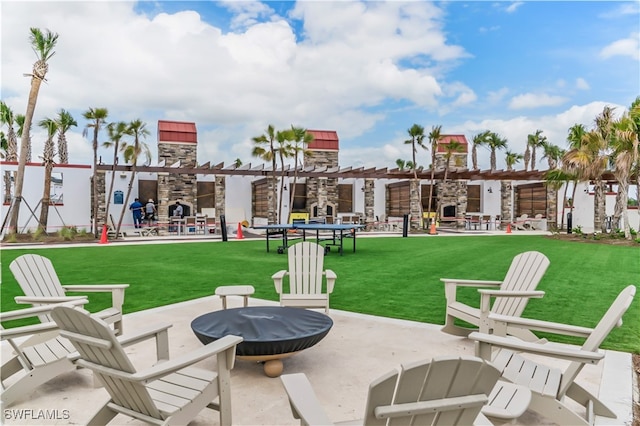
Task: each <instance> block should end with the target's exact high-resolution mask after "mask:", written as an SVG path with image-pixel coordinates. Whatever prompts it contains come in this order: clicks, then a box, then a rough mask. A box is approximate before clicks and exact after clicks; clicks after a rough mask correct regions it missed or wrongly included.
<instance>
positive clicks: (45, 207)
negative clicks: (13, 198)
mask: <svg viewBox="0 0 640 426" xmlns="http://www.w3.org/2000/svg"><path fill="white" fill-rule="evenodd" d="M54 134H55V129H54V131H53V132H51V131H50V132H49V137H48V138H47V141H46V142H45V144H44V152H43V162H44V185H43V186H44V188H43V190H42V200H41V203H42V205H41V206H40V221H39V222H40V223H39V225H38V229H39V230H40V231H41V232H44V233H45V234H46V233H47V223H48V221H49V204H51V173H52V171H53V163H54V162H53V156H54V154H55V152H54V151H55V150H54V145H53V135H54Z"/></svg>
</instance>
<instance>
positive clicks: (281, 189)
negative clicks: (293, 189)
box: [278, 148, 291, 222]
mask: <svg viewBox="0 0 640 426" xmlns="http://www.w3.org/2000/svg"><path fill="white" fill-rule="evenodd" d="M278 151H279V152H278V156H279V157H280V168H281V170H280V197H278V218H279V219H280V221H281V222H282V199H283V198H284V155H283V153H282V148H281V149H280V150H278ZM289 212H291V206H289Z"/></svg>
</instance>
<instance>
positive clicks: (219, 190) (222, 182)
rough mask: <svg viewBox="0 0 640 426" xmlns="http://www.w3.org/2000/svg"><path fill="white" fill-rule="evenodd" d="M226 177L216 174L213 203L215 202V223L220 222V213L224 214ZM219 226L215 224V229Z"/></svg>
mask: <svg viewBox="0 0 640 426" xmlns="http://www.w3.org/2000/svg"><path fill="white" fill-rule="evenodd" d="M226 182H227V181H226V178H225V177H224V176H216V189H215V191H216V195H215V203H216V223H220V215H223V214H225V203H226V199H225V197H226V194H227V187H226ZM219 229H220V227H219V226H216V230H219Z"/></svg>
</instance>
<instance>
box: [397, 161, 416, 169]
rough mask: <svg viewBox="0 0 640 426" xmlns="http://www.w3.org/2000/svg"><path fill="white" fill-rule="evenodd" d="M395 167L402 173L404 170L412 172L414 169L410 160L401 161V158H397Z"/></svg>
mask: <svg viewBox="0 0 640 426" xmlns="http://www.w3.org/2000/svg"><path fill="white" fill-rule="evenodd" d="M396 166H398V170H400V171H403V170H405V169H407V170H414V169H415V167H414V165H413V162H412V161H411V160H403V159H401V158H398V159H397V160H396Z"/></svg>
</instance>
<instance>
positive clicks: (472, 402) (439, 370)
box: [281, 357, 530, 426]
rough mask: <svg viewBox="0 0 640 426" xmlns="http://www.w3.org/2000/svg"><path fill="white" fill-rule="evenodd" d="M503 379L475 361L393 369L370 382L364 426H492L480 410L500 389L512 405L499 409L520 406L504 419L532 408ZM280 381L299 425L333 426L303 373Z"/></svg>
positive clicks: (436, 361)
mask: <svg viewBox="0 0 640 426" xmlns="http://www.w3.org/2000/svg"><path fill="white" fill-rule="evenodd" d="M499 378H500V372H499V371H498V369H496V368H495V367H494V366H493V365H491V364H489V363H487V362H485V361H483V360H482V359H480V358H476V357H460V358H453V357H442V358H435V359H433V360H430V361H429V360H425V361H421V362H416V363H413V364H407V365H403V366H401V368H400V371H398V370H392V371H390V372H389V373H387V374H385V375H383V376H382V377H380V378H378V379H377V380H375V381H373V382H372V383H371V385H370V386H369V393H368V396H367V402H366V404H365V412H364V419H363V420H362V423H361V424H365V425H368V426H369V425H371V426H381V425H389V426H391V425H472V424H475V423H476V422H480V423H483V424H490V423H489V421H488V419H487V418H486V417H485V416H484V415H483V414H482V413H481V410H482V409H483V408H487V404H488V403H492V402H494V401H496V402H497V401H498V399H500V397H499V396H497V395H498V394H499V393H500V392H502V391H504V392H505V394H507V395H509V396H507V397H506V399H509V402H507V403H503V402H500V403H499V405H500V406H501V407H502V406H508V405H509V404H511V405H517V406H518V407H517V408H516V409H515V410H509V409H506V410H504V411H505V412H510V413H511V414H512V415H511V416H510V417H505V418H509V419H513V418H516V417H519V416H520V415H522V414H523V413H524V412H525V410H526V408H527V406H528V403H529V401H530V392H529V391H527V390H526V389H525V388H522V387H519V386H514V385H511V384H505V385H504V386H503V385H500V384H497V382H498V379H499ZM281 380H282V382H283V384H284V387H285V391H286V392H287V395H288V397H289V402H290V405H291V410H292V412H293V416H294V417H295V418H298V419H300V424H301V425H311V424H332V422H331V420H330V419H329V418H328V416H327V415H326V413H325V412H324V410H323V409H322V407H321V406H320V404H319V402H318V400H317V397H316V396H315V393H314V392H313V389H312V387H311V384H310V383H309V381H308V379H307V378H306V376H305V375H304V374H301V373H297V374H285V375H283V376H281ZM503 399H505V398H503ZM489 411H490V412H492V411H491V410H489ZM493 412H495V411H493ZM349 424H355V422H349Z"/></svg>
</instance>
